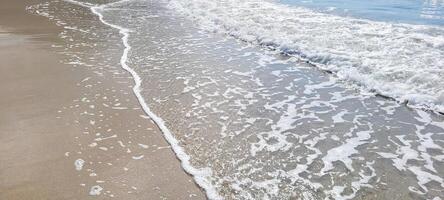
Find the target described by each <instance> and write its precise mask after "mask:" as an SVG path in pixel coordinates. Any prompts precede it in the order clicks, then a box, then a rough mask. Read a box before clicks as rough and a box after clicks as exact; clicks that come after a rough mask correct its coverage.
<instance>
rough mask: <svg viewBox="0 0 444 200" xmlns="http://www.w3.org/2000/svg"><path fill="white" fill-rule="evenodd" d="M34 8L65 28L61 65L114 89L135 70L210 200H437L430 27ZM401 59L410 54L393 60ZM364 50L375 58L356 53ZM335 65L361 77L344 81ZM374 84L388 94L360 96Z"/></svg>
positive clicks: (262, 12)
mask: <svg viewBox="0 0 444 200" xmlns="http://www.w3.org/2000/svg"><path fill="white" fill-rule="evenodd" d="M73 3H74V4H73ZM76 6H77V7H82V6H83V7H87V8H92V9H83V10H82V9H75V7H76ZM73 7H74V8H73ZM249 9H250V10H251V11H249ZM36 10H37V11H39V13H40V14H41V15H44V16H47V17H49V18H50V19H53V20H56V21H57V22H58V24H59V25H61V26H64V27H65V28H66V30H65V31H64V33H63V34H62V35H61V36H62V38H64V39H65V40H67V42H68V43H69V44H70V45H68V46H67V47H66V49H64V52H65V53H66V54H67V55H68V56H70V60H68V61H67V63H71V64H73V65H75V66H76V67H85V68H91V71H92V73H95V74H98V75H103V74H102V73H104V72H111V73H107V74H115V75H111V76H110V78H112V79H115V80H116V81H119V80H121V78H122V76H123V75H122V74H124V73H125V70H126V71H129V72H130V74H127V76H126V78H131V79H133V80H134V81H135V82H134V84H135V86H136V87H135V88H129V90H133V92H134V93H135V94H136V95H137V96H138V97H139V100H140V101H141V104H142V105H143V106H144V109H145V111H146V112H147V114H149V115H150V116H151V118H153V120H154V121H156V123H157V124H158V125H159V127H160V128H161V129H162V131H163V133H164V134H165V137H166V138H167V139H168V141H169V142H170V143H171V144H172V145H173V150H175V152H176V154H177V156H178V157H179V159H180V160H181V161H182V164H183V167H184V168H185V169H186V170H187V171H188V172H189V173H191V174H192V175H193V176H194V177H195V179H196V181H197V182H198V183H199V185H200V186H201V187H203V188H204V189H205V190H206V192H207V194H208V196H209V197H210V198H213V199H219V198H223V199H292V198H294V199H442V198H444V196H443V194H444V193H443V190H444V175H443V174H444V152H443V151H444V149H443V148H444V117H443V115H441V114H439V113H437V112H436V110H437V109H440V108H441V107H439V105H442V104H440V103H442V101H441V99H440V97H439V95H437V96H434V95H435V93H438V94H439V92H442V88H440V86H441V85H440V84H441V83H440V82H438V81H437V80H440V74H441V73H442V65H441V64H442V62H441V60H440V58H441V57H442V56H443V54H442V52H441V51H442V46H440V43H436V42H435V41H440V38H441V37H442V35H440V34H439V33H441V31H442V30H441V28H439V27H438V26H429V25H426V26H425V25H421V26H419V25H410V24H407V25H405V24H395V23H394V22H387V21H386V22H377V21H371V20H368V19H366V20H360V19H354V18H351V17H349V16H347V17H344V16H339V15H338V16H336V15H330V14H325V13H322V12H319V13H318V12H317V11H314V10H308V9H307V8H299V7H292V6H285V5H280V4H277V3H276V2H268V1H267V2H265V1H264V2H257V1H254V2H252V1H224V2H215V1H198V0H189V1H185V0H184V1H181V0H171V1H145V0H126V1H121V2H113V3H109V2H94V1H89V2H87V3H85V2H80V3H79V1H76V2H72V1H70V2H66V1H58V0H54V1H49V2H48V3H45V4H44V5H43V6H40V7H39V6H37V7H36ZM81 12H95V13H96V16H97V18H95V19H94V18H93V19H91V18H87V17H83V16H82V13H81ZM277 13H280V14H279V15H278V14H277ZM271 16H272V17H273V19H274V20H276V19H278V20H279V21H272V20H273V19H272V18H271ZM99 17H100V18H99ZM268 17H270V18H268ZM271 22H274V23H271ZM100 23H101V24H102V25H103V24H105V25H106V26H99V25H98V24H100ZM332 24H333V26H332ZM303 25H304V26H303ZM252 27H256V28H255V29H251V28H252ZM333 28H335V29H333ZM337 28H343V29H337ZM299 29H300V30H304V32H297V30H299ZM288 30H292V32H286V31H288ZM332 30H336V31H341V30H348V32H347V33H349V34H350V35H349V36H350V37H348V39H350V41H345V40H344V38H340V37H339V38H338V36H339V35H338V34H336V35H333V33H334V31H332ZM316 33H318V35H316ZM357 33H359V34H357ZM279 34H280V35H279ZM291 34H294V35H296V36H298V37H296V38H292V39H291V40H288V38H286V37H287V36H288V35H291ZM297 34H299V35H297ZM304 34H305V35H304ZM418 34H420V35H418ZM412 35H413V36H412ZM276 36H281V37H276ZM335 37H336V38H337V39H336V40H333V38H335ZM359 37H363V38H359ZM91 38H95V39H91ZM396 39H401V40H398V41H397V40H396ZM316 40H320V41H318V42H315V41H316ZM393 40H394V41H395V42H394V43H392V45H393V46H390V47H391V48H390V49H387V50H386V51H384V49H383V48H379V47H386V45H390V43H389V42H390V41H393ZM110 41H111V43H110ZM289 41H290V42H291V43H290V42H289ZM332 41H334V42H333V43H332ZM364 41H367V42H368V41H371V42H373V44H374V45H376V46H362V47H361V46H359V45H360V44H362V43H361V42H364ZM396 41H397V42H396ZM415 41H416V43H407V42H415ZM347 42H349V43H347ZM102 43H104V44H108V45H110V47H112V48H103V49H98V48H97V46H100V45H96V44H102ZM341 43H342V44H344V45H343V46H341V49H338V48H337V47H338V46H337V44H341ZM301 44H302V45H301ZM353 44H355V45H353ZM298 45H299V46H298ZM378 45H380V46H378ZM403 45H404V46H403ZM409 45H410V46H409ZM79 47H80V48H79ZM372 47H373V48H372ZM398 47H402V50H407V49H408V50H411V51H414V53H416V54H418V55H419V56H418V57H413V58H412V57H408V56H407V55H410V54H403V53H406V52H396V53H397V54H396V55H395V54H390V53H391V52H390V51H394V50H395V49H397V48H398ZM85 48H91V49H93V50H94V51H91V52H89V53H88V54H85V53H84V52H85ZM412 48H413V49H412ZM310 49H312V50H313V51H307V50H310ZM361 50H369V51H368V52H375V53H374V54H367V53H368V52H366V54H358V55H357V54H352V53H356V52H359V51H361ZM307 52H309V53H307ZM407 53H408V52H407ZM384 54H386V55H387V56H385V57H382V56H381V55H384ZM116 55H119V56H118V59H117V60H119V61H116ZM310 55H313V56H310ZM320 55H321V56H320ZM412 55H413V56H414V55H415V54H412ZM395 56H398V59H396V60H394V59H395ZM421 56H422V57H421ZM316 58H317V59H316ZM358 60H364V61H365V62H358ZM97 62H99V63H102V64H101V65H100V67H97V66H96V65H93V64H92V63H97ZM421 62H427V64H428V65H427V66H423V65H419V63H421ZM332 63H334V64H335V66H334V67H335V68H333V67H332V66H329V64H332ZM344 65H347V68H346V69H353V67H355V68H357V69H359V70H358V71H353V70H351V71H352V72H353V73H350V74H348V75H347V76H342V75H344V74H346V72H347V71H344V69H345V68H342V67H343V66H344ZM381 65H383V66H381ZM372 67H377V68H376V69H383V68H384V67H386V68H388V70H375V69H374V68H372ZM118 68H121V69H120V71H119V69H118ZM406 69H407V71H409V73H402V71H403V70H404V71H405V70H406ZM420 70H422V71H420ZM424 71H425V72H424ZM419 72H424V73H425V74H421V73H419ZM341 73H342V75H341ZM415 74H419V75H418V76H415ZM353 75H356V76H353ZM434 75H435V76H437V77H435V76H434ZM427 76H430V77H427ZM346 77H354V78H355V79H352V80H350V79H347V78H346ZM356 77H358V78H356ZM374 77H377V78H379V79H378V80H379V82H375V83H380V84H379V85H378V84H376V85H377V86H381V85H382V86H383V85H387V86H388V88H386V89H387V90H381V88H379V90H378V88H371V89H369V85H366V84H364V83H365V82H363V81H365V80H369V79H366V78H374ZM421 78H425V79H424V80H422V79H421ZM406 80H412V81H411V82H407V83H406ZM413 80H415V81H413ZM360 81H361V82H360ZM401 83H403V84H406V85H401V86H402V87H401V86H400V85H399V84H401ZM418 83H425V85H424V86H422V85H421V84H418ZM409 84H410V85H409ZM415 84H416V85H415ZM404 86H405V87H404ZM390 87H391V88H390ZM396 87H399V88H396ZM393 88H395V89H397V90H396V91H395V92H397V93H396V94H397V95H398V96H396V95H395V96H393V97H392V98H389V97H391V96H390V94H393V93H390V92H393V91H392V90H390V89H393ZM381 91H382V92H381ZM405 91H409V92H410V93H408V94H414V95H413V96H415V97H414V98H413V97H409V96H405V94H407V93H405ZM384 92H385V93H384ZM415 92H416V93H415ZM381 93H382V94H383V95H381ZM424 94H426V95H427V96H425V95H424ZM400 97H403V98H405V99H406V100H408V101H402V100H400V99H402V98H400ZM424 99H425V100H424ZM397 100H398V101H397ZM414 100H416V103H415V101H414ZM423 100H424V101H423ZM409 102H410V103H409ZM412 102H413V103H412ZM421 105H422V106H425V108H426V109H423V108H424V107H422V106H421ZM432 105H433V106H432ZM434 109H436V110H434ZM116 146H117V144H116Z"/></svg>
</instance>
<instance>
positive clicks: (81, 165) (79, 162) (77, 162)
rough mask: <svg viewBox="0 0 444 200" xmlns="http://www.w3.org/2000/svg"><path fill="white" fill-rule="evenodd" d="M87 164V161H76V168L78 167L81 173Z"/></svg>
mask: <svg viewBox="0 0 444 200" xmlns="http://www.w3.org/2000/svg"><path fill="white" fill-rule="evenodd" d="M84 164H85V161H84V160H83V159H80V158H79V159H77V160H76V161H74V166H75V167H76V170H77V171H81V170H82V169H83V165H84Z"/></svg>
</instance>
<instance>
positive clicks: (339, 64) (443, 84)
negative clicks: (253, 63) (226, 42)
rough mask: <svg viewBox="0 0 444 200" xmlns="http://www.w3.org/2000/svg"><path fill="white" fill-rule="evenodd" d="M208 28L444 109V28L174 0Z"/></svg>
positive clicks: (262, 4)
mask: <svg viewBox="0 0 444 200" xmlns="http://www.w3.org/2000/svg"><path fill="white" fill-rule="evenodd" d="M169 7H170V8H172V9H174V10H176V11H178V12H179V13H181V14H183V15H185V16H188V17H190V18H191V19H192V20H195V21H197V22H198V24H199V25H200V26H201V27H202V28H203V29H205V30H207V31H211V32H217V33H223V34H227V35H229V36H232V37H235V38H237V39H240V40H242V41H246V42H249V43H254V44H258V45H262V46H266V47H268V48H271V49H273V50H277V51H280V52H281V53H284V54H288V55H293V56H297V57H299V58H301V59H303V60H305V61H308V62H310V63H312V64H314V65H316V66H317V67H319V68H321V69H322V70H326V71H330V72H333V73H334V74H335V75H336V76H337V77H338V78H339V79H341V80H345V81H347V82H349V81H351V82H352V83H353V84H354V85H359V86H361V87H362V88H364V89H365V90H367V91H372V92H376V93H377V94H379V95H383V96H386V97H390V98H393V99H395V100H397V101H399V102H403V103H406V104H408V105H409V106H412V107H418V108H424V109H429V110H434V111H437V112H441V113H444V81H442V80H443V77H444V28H443V27H440V26H431V25H411V24H399V23H398V24H393V23H388V22H377V21H370V20H364V19H355V18H349V17H342V16H335V15H331V14H325V13H319V12H315V11H312V10H310V9H307V8H302V7H291V6H286V5H283V4H279V3H276V2H272V1H257V0H240V1H239V0H225V1H217V0H212V1H211V0H210V1H207V0H172V1H171V2H170V3H169Z"/></svg>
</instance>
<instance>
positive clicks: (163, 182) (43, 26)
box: [0, 0, 205, 200]
mask: <svg viewBox="0 0 444 200" xmlns="http://www.w3.org/2000/svg"><path fill="white" fill-rule="evenodd" d="M37 2H38V1H25V0H16V1H8V0H0V61H1V62H0V94H1V98H0V113H1V114H0V199H8V200H14V199H27V200H28V199H89V198H91V199H108V198H111V197H114V199H204V198H205V196H204V195H203V192H202V191H201V190H200V189H199V188H198V187H197V186H196V185H195V183H194V182H193V180H192V178H191V177H190V176H188V175H187V174H185V173H184V172H183V170H182V169H181V167H180V163H179V161H178V160H177V159H176V157H175V156H174V153H173V152H172V150H171V148H169V147H168V144H167V143H166V141H165V140H164V138H163V137H162V134H161V132H160V131H159V130H158V128H157V127H156V126H155V125H154V124H153V123H152V122H151V121H150V119H147V118H144V117H141V116H143V115H144V113H143V112H142V110H141V109H140V106H139V104H138V102H137V99H136V98H135V97H134V95H133V94H132V93H131V91H130V89H129V87H130V85H128V84H122V83H120V84H117V83H115V82H113V80H108V81H103V80H98V79H96V78H95V77H94V76H90V75H89V73H90V72H89V71H88V70H87V69H73V68H72V66H68V65H63V64H60V60H61V59H62V58H61V55H60V54H57V52H55V50H54V49H53V48H51V44H53V43H56V42H61V41H60V39H58V37H57V34H58V32H59V31H60V29H59V27H57V26H55V25H53V24H51V23H50V22H49V21H47V19H46V18H43V17H39V16H34V15H31V14H29V13H27V12H26V11H25V6H26V5H28V4H34V3H37ZM85 77H90V79H88V81H90V82H92V83H100V84H94V85H95V87H94V88H85V87H83V86H81V87H80V86H79V84H78V83H79V82H81V81H82V80H84V78H85ZM84 96H87V97H88V98H90V99H94V101H89V100H85V101H83V100H84V99H81V97H84ZM105 96H110V97H111V96H112V97H113V99H122V100H125V102H124V104H125V106H126V107H128V108H130V109H107V108H104V107H103V105H104V104H105V105H106V104H109V103H110V102H109V101H110V100H109V99H107V98H104V97H105ZM99 108H100V110H98V109H99ZM88 109H90V110H92V111H89V110H88ZM107 137H109V139H105V140H102V141H97V140H95V139H97V138H107ZM95 144H97V146H95ZM142 155H143V157H142ZM139 158H140V159H139ZM77 159H83V160H85V164H84V166H83V168H82V169H81V170H79V171H77V170H76V168H75V165H74V162H75V161H76V160H77ZM95 185H99V186H100V187H102V188H103V190H102V191H101V192H100V193H101V194H100V195H99V196H91V195H89V192H90V189H91V187H92V186H95Z"/></svg>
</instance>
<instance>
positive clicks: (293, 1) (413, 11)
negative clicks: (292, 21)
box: [280, 0, 444, 26]
mask: <svg viewBox="0 0 444 200" xmlns="http://www.w3.org/2000/svg"><path fill="white" fill-rule="evenodd" d="M280 2H281V3H284V4H289V5H295V6H302V7H308V8H311V9H314V10H316V11H321V12H328V13H333V14H339V15H343V16H344V15H345V16H352V17H358V18H365V19H371V20H378V21H391V22H401V23H411V24H427V25H440V26H444V0H371V1H362V0H280Z"/></svg>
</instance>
